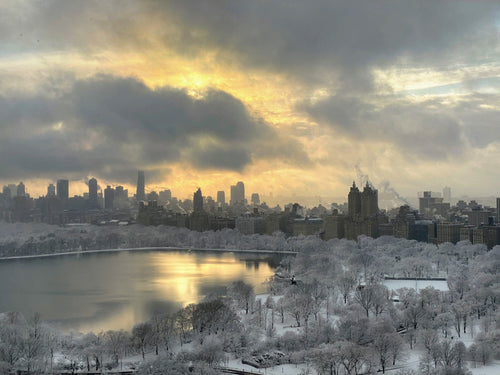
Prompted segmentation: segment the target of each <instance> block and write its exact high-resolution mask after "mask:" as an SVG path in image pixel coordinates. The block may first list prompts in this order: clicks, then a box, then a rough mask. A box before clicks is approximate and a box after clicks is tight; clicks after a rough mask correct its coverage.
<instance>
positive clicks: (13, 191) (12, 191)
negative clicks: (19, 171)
mask: <svg viewBox="0 0 500 375" xmlns="http://www.w3.org/2000/svg"><path fill="white" fill-rule="evenodd" d="M7 187H8V188H9V190H10V197H11V198H14V197H15V196H16V195H17V185H16V184H9V185H7Z"/></svg>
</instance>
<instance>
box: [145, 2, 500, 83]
mask: <svg viewBox="0 0 500 375" xmlns="http://www.w3.org/2000/svg"><path fill="white" fill-rule="evenodd" d="M153 4H154V5H153V7H157V8H165V12H166V13H168V14H170V15H171V19H172V20H173V21H174V22H176V25H177V27H178V29H179V30H182V32H179V34H178V35H177V39H175V40H176V42H177V45H178V49H179V50H180V51H182V50H183V49H185V50H186V51H189V53H192V51H193V50H195V48H198V49H200V50H201V49H205V48H207V46H208V48H210V47H212V48H216V49H219V50H222V51H230V52H232V53H234V54H236V56H238V58H239V59H240V60H241V61H243V62H244V63H246V64H249V65H252V66H257V67H261V68H264V69H272V70H277V71H280V72H283V71H285V72H289V73H291V74H293V75H295V76H296V77H298V78H304V77H306V78H311V77H312V76H314V77H315V78H316V79H325V77H327V76H328V72H329V71H337V72H338V73H340V76H339V79H340V81H341V83H342V85H343V87H347V88H350V89H356V88H367V87H370V86H371V83H372V82H371V76H370V69H371V68H372V67H377V66H378V67H383V66H386V65H390V64H393V63H394V62H395V59H397V58H400V57H404V58H406V59H409V60H410V61H411V60H413V61H414V62H425V63H428V62H431V63H443V62H445V63H446V62H457V61H460V60H461V59H460V56H461V54H462V53H464V52H465V51H467V53H470V51H471V44H474V47H476V46H477V45H478V44H481V40H484V39H485V38H486V37H487V36H488V35H491V34H492V35H497V33H496V31H495V28H494V27H495V17H496V16H498V13H499V10H500V5H499V4H498V2H494V1H491V2H488V1H479V2H477V1H427V0H422V1H400V0H378V1H353V0H333V1H332V0H316V1H312V2H307V1H301V0H275V1H230V0H227V1H217V2H204V1H179V2H153ZM490 29H492V30H490ZM496 39H497V38H496ZM171 42H172V38H171V36H170V35H167V36H166V43H171ZM490 47H491V45H490ZM476 52H477V53H478V54H479V56H480V57H483V56H484V51H476ZM462 57H464V56H462ZM470 57H471V56H468V58H470Z"/></svg>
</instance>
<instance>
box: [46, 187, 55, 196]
mask: <svg viewBox="0 0 500 375" xmlns="http://www.w3.org/2000/svg"><path fill="white" fill-rule="evenodd" d="M55 196H56V187H55V186H54V184H49V186H47V197H55Z"/></svg>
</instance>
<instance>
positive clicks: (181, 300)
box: [0, 251, 279, 332]
mask: <svg viewBox="0 0 500 375" xmlns="http://www.w3.org/2000/svg"><path fill="white" fill-rule="evenodd" d="M277 262H279V258H276V257H274V258H271V256H270V255H265V254H249V253H242V254H240V253H206V252H203V253H201V252H200V253H198V252H192V253H188V252H182V251H140V252H139V251H131V252H127V251H124V252H116V253H99V254H82V255H66V256H60V257H50V258H33V259H20V260H7V261H6V260H4V261H0V312H4V311H20V312H22V313H23V314H24V315H25V316H26V317H29V316H31V315H33V313H34V312H39V313H40V314H41V315H42V319H43V320H48V321H51V322H54V323H56V324H57V325H58V326H60V327H61V328H62V329H70V328H72V329H75V330H79V331H90V330H92V331H94V332H99V331H101V330H109V329H114V330H117V329H122V328H123V329H130V328H131V327H132V326H133V325H134V324H135V323H138V322H141V321H145V320H147V319H149V318H150V317H151V316H152V315H153V314H154V313H155V312H165V311H168V312H175V311H177V310H178V309H180V308H181V307H183V306H185V305H187V304H189V303H196V302H199V301H201V300H202V299H203V298H204V296H206V295H207V294H211V293H217V294H224V293H225V291H226V286H227V285H229V284H230V283H231V282H233V281H236V280H243V281H245V282H246V283H249V284H252V285H254V287H255V292H256V293H262V292H264V291H265V286H263V285H262V283H263V282H264V281H265V280H266V279H268V278H269V277H270V276H271V275H273V274H274V267H275V266H276V265H277Z"/></svg>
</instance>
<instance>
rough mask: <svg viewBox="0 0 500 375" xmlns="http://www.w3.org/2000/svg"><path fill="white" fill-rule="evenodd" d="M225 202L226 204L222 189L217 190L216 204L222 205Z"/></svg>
mask: <svg viewBox="0 0 500 375" xmlns="http://www.w3.org/2000/svg"><path fill="white" fill-rule="evenodd" d="M225 204H226V193H224V190H220V191H218V192H217V205H218V206H221V207H222V206H224V205H225Z"/></svg>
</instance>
